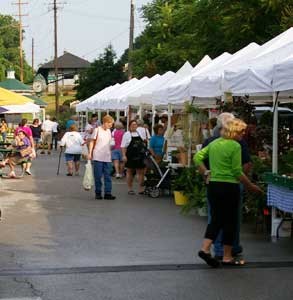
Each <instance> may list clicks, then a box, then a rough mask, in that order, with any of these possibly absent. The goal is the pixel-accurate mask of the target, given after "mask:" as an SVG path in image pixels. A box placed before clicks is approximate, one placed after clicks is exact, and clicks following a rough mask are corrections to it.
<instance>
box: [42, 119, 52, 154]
mask: <svg viewBox="0 0 293 300" xmlns="http://www.w3.org/2000/svg"><path fill="white" fill-rule="evenodd" d="M54 126H55V123H54V122H52V121H51V120H50V116H49V115H47V116H46V120H45V121H44V122H43V124H42V132H43V133H42V145H43V146H42V149H43V150H42V152H41V154H44V153H45V151H44V146H45V145H46V144H47V145H48V154H51V148H52V134H53V128H54Z"/></svg>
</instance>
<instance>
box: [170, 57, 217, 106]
mask: <svg viewBox="0 0 293 300" xmlns="http://www.w3.org/2000/svg"><path fill="white" fill-rule="evenodd" d="M211 64H212V59H211V58H210V57H209V56H208V55H205V56H204V57H203V59H202V60H201V61H200V62H199V63H198V64H197V65H196V66H195V67H194V68H193V69H192V70H191V72H190V73H189V74H187V75H186V76H184V77H183V78H182V79H181V80H178V81H177V82H174V83H173V84H171V85H170V86H169V87H168V90H167V93H168V102H170V103H172V104H178V103H183V102H184V101H186V100H189V98H190V97H189V84H190V80H191V77H192V76H193V74H195V73H197V72H200V71H201V70H203V69H205V68H208V67H209V66H210V65H211Z"/></svg>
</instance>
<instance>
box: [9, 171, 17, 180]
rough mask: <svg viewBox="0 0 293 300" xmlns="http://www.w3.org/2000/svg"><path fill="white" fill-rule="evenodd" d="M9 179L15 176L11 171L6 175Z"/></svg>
mask: <svg viewBox="0 0 293 300" xmlns="http://www.w3.org/2000/svg"><path fill="white" fill-rule="evenodd" d="M8 177H9V178H16V174H15V173H14V172H13V171H12V172H10V173H9V174H8Z"/></svg>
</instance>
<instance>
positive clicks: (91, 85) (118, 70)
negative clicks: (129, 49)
mask: <svg viewBox="0 0 293 300" xmlns="http://www.w3.org/2000/svg"><path fill="white" fill-rule="evenodd" d="M115 58H116V54H115V52H114V50H113V48H112V46H108V47H107V48H106V49H105V51H104V53H103V54H101V55H100V56H99V58H98V59H96V60H95V61H94V62H93V63H92V64H91V65H90V68H89V69H87V70H86V71H85V72H84V73H82V74H81V75H80V79H79V85H78V86H77V94H76V98H77V99H79V100H85V99H87V98H89V97H90V96H92V95H94V94H96V93H97V92H99V91H101V90H103V89H104V88H106V87H108V86H110V85H113V84H115V83H117V82H118V83H121V82H123V81H124V80H125V74H124V73H123V67H122V63H121V61H119V62H117V63H115Z"/></svg>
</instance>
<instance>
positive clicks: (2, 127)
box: [0, 119, 8, 143]
mask: <svg viewBox="0 0 293 300" xmlns="http://www.w3.org/2000/svg"><path fill="white" fill-rule="evenodd" d="M7 130H8V125H7V123H6V121H5V119H2V120H1V123H0V134H1V137H2V142H3V143H5V141H6V137H7Z"/></svg>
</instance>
